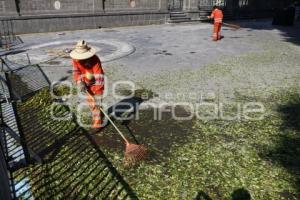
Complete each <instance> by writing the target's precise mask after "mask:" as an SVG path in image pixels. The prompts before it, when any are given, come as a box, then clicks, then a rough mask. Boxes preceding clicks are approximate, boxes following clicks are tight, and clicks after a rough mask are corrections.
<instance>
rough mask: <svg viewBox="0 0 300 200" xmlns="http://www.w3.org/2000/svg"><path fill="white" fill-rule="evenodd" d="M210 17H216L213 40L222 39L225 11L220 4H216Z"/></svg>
mask: <svg viewBox="0 0 300 200" xmlns="http://www.w3.org/2000/svg"><path fill="white" fill-rule="evenodd" d="M208 18H209V19H214V30H213V36H212V38H213V39H212V40H213V41H218V40H220V39H221V27H222V23H223V12H222V10H221V9H220V8H219V7H218V6H214V9H213V11H212V13H211V15H210V16H208Z"/></svg>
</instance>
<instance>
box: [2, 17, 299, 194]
mask: <svg viewBox="0 0 300 200" xmlns="http://www.w3.org/2000/svg"><path fill="white" fill-rule="evenodd" d="M233 23H236V24H239V25H241V28H240V29H238V30H235V29H231V28H228V27H223V29H222V35H223V36H224V38H223V39H222V40H221V41H218V42H213V41H211V32H212V25H211V24H208V23H189V24H174V25H171V24H164V25H151V26H139V27H122V28H103V29H94V30H80V31H65V32H52V33H42V34H27V35H21V36H20V37H21V38H22V40H23V41H24V44H23V46H22V47H21V48H19V49H18V53H16V54H11V55H8V56H7V59H8V60H10V61H13V62H16V63H19V64H22V65H27V64H39V65H40V66H41V67H42V69H43V70H44V71H45V73H46V74H47V76H48V77H49V78H50V79H51V81H53V82H56V81H72V63H71V59H70V57H69V53H68V52H69V51H70V50H71V49H73V48H74V46H75V44H76V41H77V40H80V39H85V40H86V41H87V42H89V44H90V45H91V46H93V47H95V48H96V49H97V50H98V53H97V54H98V55H99V57H100V59H101V60H102V64H103V69H104V71H105V74H106V76H107V80H106V84H107V85H106V89H105V91H106V92H107V94H108V95H107V96H105V98H104V101H103V102H104V107H106V106H111V105H116V103H117V102H119V101H121V102H122V101H123V102H125V101H126V100H127V101H130V102H129V103H132V104H134V103H137V104H136V107H137V108H138V109H136V110H135V112H134V115H135V116H139V118H135V119H132V120H128V121H126V120H124V121H117V120H116V123H117V125H118V127H120V129H122V131H123V132H124V133H126V136H128V137H129V138H130V141H134V139H137V141H138V142H139V143H140V144H143V145H145V146H146V147H147V148H149V151H150V155H149V159H147V160H146V161H144V162H142V163H141V164H140V165H138V166H136V167H133V168H131V169H129V168H124V166H123V164H122V157H123V150H124V143H123V141H122V140H121V139H120V137H119V136H118V135H117V134H116V131H115V130H114V129H113V127H112V126H107V127H106V128H105V129H102V130H101V131H100V132H97V133H92V132H89V134H88V137H87V138H89V141H90V140H91V138H92V139H93V141H94V143H93V145H94V146H96V147H97V148H98V147H99V148H100V149H101V150H103V152H104V154H103V155H105V156H107V158H108V160H110V162H111V163H112V165H113V166H114V167H115V168H116V170H117V171H118V173H120V176H118V177H121V176H122V177H123V178H124V180H125V181H126V185H127V186H126V187H128V188H129V187H130V188H131V189H132V191H133V192H132V191H131V189H130V190H128V191H129V192H130V193H132V194H134V195H133V196H135V195H136V196H137V197H139V198H140V199H202V198H203V199H251V197H252V198H253V199H299V194H300V191H299V187H298V186H299V182H300V181H299V180H300V178H299V144H300V143H299V141H300V140H299V139H300V138H299V130H300V126H299V113H300V106H299V105H300V104H299V94H300V93H299V84H300V82H299V80H300V79H299V78H300V66H299V63H300V57H299V55H300V38H299V33H300V26H299V24H296V25H295V26H294V27H277V26H272V25H271V20H257V21H256V20H251V21H250V20H249V21H235V22H233ZM34 81H35V80H33V82H34ZM118 81H121V82H119V83H122V84H119V85H118V86H120V88H117V89H118V90H117V91H116V90H112V89H113V84H114V83H117V82H118ZM129 89H135V90H136V93H135V94H136V96H134V97H133V98H128V96H127V97H126V96H123V97H120V96H119V97H118V96H116V95H114V93H115V92H116V93H117V94H119V95H120V94H121V95H126V94H127V95H128V92H129V93H130V91H128V90H129ZM141 93H142V95H143V94H148V95H149V98H140V97H141ZM43 95H44V96H43ZM49 98H50V96H49V94H48V93H47V92H46V93H40V94H37V95H36V96H35V97H33V98H32V99H33V100H30V101H29V102H27V103H25V104H24V105H25V106H26V105H27V104H29V105H30V106H32V108H34V109H35V108H40V109H42V111H41V113H38V114H39V115H36V116H37V117H36V118H37V122H38V123H40V124H42V125H41V127H46V128H45V130H43V131H41V133H44V132H45V133H47V131H48V130H52V129H51V127H52V128H56V125H55V124H56V123H58V125H60V126H58V125H57V126H58V127H67V128H68V127H72V126H71V125H70V124H68V126H65V123H66V124H67V123H69V122H65V121H57V120H53V119H51V120H52V121H54V122H55V123H54V125H52V124H51V123H52V122H51V120H49V119H48V118H49V117H50V115H48V114H47V113H48V111H49V110H50V104H49ZM71 100H72V99H71ZM135 101H136V102H135ZM47 102H48V104H49V105H48V104H47ZM148 103H150V104H148ZM173 103H175V106H173V105H174V104H173ZM176 103H177V104H178V105H176ZM200 103H208V104H209V103H211V104H209V105H210V106H211V105H213V106H215V105H216V106H217V113H214V112H215V111H216V109H214V108H215V107H213V109H211V107H210V109H208V110H209V112H206V110H205V109H204V110H203V113H204V115H205V114H207V115H208V116H211V113H213V114H215V116H216V118H213V119H211V120H208V119H207V118H205V119H203V118H199V116H198V115H197V114H196V115H193V114H194V111H195V112H196V113H198V114H199V113H200V114H202V110H200V109H201V108H200V109H199V110H200V111H199V110H197V109H198V107H196V109H195V110H193V106H190V105H196V106H197V105H199V104H200ZM223 103H224V105H225V103H227V104H226V105H225V106H223ZM251 103H254V104H251ZM31 104H32V105H31ZM153 104H154V106H153V107H151V105H153ZM208 104H206V105H208ZM39 105H41V106H39ZM45 105H46V106H45ZM149 105H150V107H149ZM160 105H164V106H165V107H160ZM202 105H203V104H202ZM221 105H222V106H221ZM245 105H252V106H253V105H255V106H257V105H259V106H261V107H260V108H262V107H263V108H264V109H257V107H255V106H253V107H251V108H253V109H254V111H257V113H256V112H254V113H251V114H253V115H251V116H250V114H249V113H247V110H246V109H245ZM27 106H28V105H27ZM155 106H157V107H159V108H161V109H160V111H161V112H162V113H163V114H162V115H161V118H160V119H157V118H155V117H154V116H155ZM172 106H173V107H172ZM169 107H172V108H174V110H171V109H170V108H169ZM29 108H30V107H29ZM152 108H154V109H152ZM175 108H176V109H175ZM241 108H242V109H241ZM246 108H247V107H246ZM153 110H154V111H153ZM157 110H159V109H157ZM170 110H171V111H170ZM175 110H176V111H175ZM245 110H246V111H245ZM59 111H60V110H59ZM173 111H174V112H173ZM88 112H89V111H88ZM24 113H25V114H26V113H27V114H29V115H30V116H29V117H28V118H29V119H30V118H31V117H32V116H34V115H32V114H31V111H30V110H29V111H28V112H24ZM78 113H79V112H77V114H78ZM174 113H175V114H174ZM224 113H225V114H224ZM191 114H192V117H191V118H190V119H189V120H178V118H176V117H177V115H180V116H182V117H187V118H188V117H189V116H191ZM248 114H249V115H248ZM256 114H257V115H256ZM259 114H261V115H259ZM31 115H32V116H31ZM45 115H46V116H47V117H48V118H46V119H44V118H43V117H40V116H45ZM204 115H201V117H203V116H204ZM174 116H175V117H174ZM249 116H250V117H249ZM204 117H205V116H204ZM246 117H248V118H246ZM251 117H252V118H251ZM185 119H186V118H185ZM42 120H44V121H42ZM30 123H31V121H30ZM38 123H37V124H38ZM48 125H50V126H51V127H50V129H49V127H47V126H48ZM58 129H59V131H63V132H65V131H64V129H63V128H62V129H60V128H58ZM31 132H32V129H30V130H29V133H31ZM66 132H67V133H69V132H68V131H66ZM43 135H44V134H40V132H39V133H38V134H37V136H43ZM52 135H53V134H52ZM52 135H51V137H52ZM90 136H91V137H90ZM70 137H71V140H67V143H66V144H64V146H63V147H61V148H57V149H56V148H55V152H60V153H59V154H57V155H56V156H55V155H54V157H55V159H56V161H51V162H49V163H45V164H42V165H33V166H31V167H29V168H28V169H26V171H25V170H24V172H26V173H24V174H26V177H27V176H28V177H30V178H32V180H31V182H30V183H31V189H32V194H34V195H36V196H37V197H39V195H42V196H41V197H48V196H47V195H49V197H56V196H57V197H60V198H62V197H65V196H66V197H69V198H70V197H74V198H75V197H76V198H78V197H84V198H87V197H90V198H97V197H98V198H99V199H100V197H99V195H103V196H105V195H106V194H105V193H104V192H102V191H103V190H104V189H105V188H107V190H109V193H108V194H107V195H106V196H105V197H107V196H109V195H115V198H111V199H118V198H117V197H118V194H119V192H120V191H122V190H123V188H122V187H121V189H120V191H119V192H116V191H114V192H112V193H111V191H112V189H110V186H109V187H107V186H108V185H109V184H111V188H114V185H115V183H112V182H111V181H108V182H107V183H106V182H105V181H103V180H104V179H105V177H106V175H107V174H106V175H105V173H106V172H105V171H104V170H102V168H99V170H98V171H99V172H98V171H97V170H96V171H95V170H94V166H96V167H95V168H97V167H98V166H99V165H100V164H99V158H98V157H97V154H95V153H92V152H93V151H92V150H91V149H89V148H87V147H88V145H89V143H88V141H87V140H86V139H87V138H85V137H83V135H80V134H79V135H74V134H73V133H71V134H70ZM36 141H38V142H39V143H40V141H39V140H38V139H37V140H36ZM55 141H59V144H60V140H57V139H55ZM79 142H80V143H79ZM62 143H64V141H63V142H62ZM73 143H74V144H73ZM83 143H86V145H87V146H85V144H83ZM77 144H78V145H77ZM73 145H74V146H73ZM41 146H43V143H41ZM89 147H90V146H89ZM70 149H75V150H74V151H75V153H74V156H73V154H72V155H69V153H68V152H69V150H70ZM83 149H84V150H83ZM98 152H99V151H98ZM92 154H93V155H92ZM76 156H77V157H79V158H78V160H77V158H76V159H72V158H75V157H76ZM93 156H94V157H93ZM51 157H52V156H51ZM83 158H84V159H83ZM91 158H93V159H91ZM69 160H70V161H69ZM85 160H89V161H90V162H85ZM78 163H81V164H82V165H80V164H79V166H77V165H78ZM76 166H77V167H78V172H77V173H75V172H74V167H76ZM80 166H81V167H80ZM83 166H86V167H83ZM65 168H67V169H68V170H66V171H68V173H65ZM86 168H87V169H89V170H86ZM36 171H42V172H44V173H45V176H44V175H43V176H42V175H39V174H37V173H36ZM103 171H104V172H103ZM102 173H103V174H102ZM20 174H22V173H20ZM28 174H29V175H28ZM102 176H104V178H103V177H102ZM55 177H56V178H57V179H55ZM33 180H37V181H35V182H34V181H33ZM26 181H27V179H26ZM77 181H78V182H77ZM27 182H28V181H27ZM44 182H45V183H46V184H42V183H44ZM49 182H51V184H48V183H49ZM36 183H38V184H40V183H41V186H36V185H35V184H36ZM85 183H87V184H86V185H88V186H87V187H86V185H82V184H85ZM127 183H128V184H127ZM101 184H102V185H104V186H103V189H102V190H99V187H100V188H101V187H102V186H101ZM70 186H71V187H70ZM98 186H99V187H98ZM49 188H50V189H49ZM60 188H62V189H60ZM66 188H67V190H66ZM117 188H118V189H119V186H118V187H117ZM65 191H67V192H65ZM124 191H125V190H124ZM101 192H102V193H101ZM22 195H23V196H26V195H27V194H26V193H25V192H22V194H21V195H20V196H22ZM125 195H127V194H125ZM242 197H243V198H242ZM121 198H122V199H124V198H123V197H122V196H119V199H121ZM104 199H109V198H104ZM133 199H134V198H133Z"/></svg>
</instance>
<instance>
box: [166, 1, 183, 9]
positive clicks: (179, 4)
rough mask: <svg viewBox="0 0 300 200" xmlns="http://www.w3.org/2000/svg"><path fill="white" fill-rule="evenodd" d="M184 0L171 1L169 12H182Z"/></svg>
mask: <svg viewBox="0 0 300 200" xmlns="http://www.w3.org/2000/svg"><path fill="white" fill-rule="evenodd" d="M182 8H183V0H169V10H171V11H182Z"/></svg>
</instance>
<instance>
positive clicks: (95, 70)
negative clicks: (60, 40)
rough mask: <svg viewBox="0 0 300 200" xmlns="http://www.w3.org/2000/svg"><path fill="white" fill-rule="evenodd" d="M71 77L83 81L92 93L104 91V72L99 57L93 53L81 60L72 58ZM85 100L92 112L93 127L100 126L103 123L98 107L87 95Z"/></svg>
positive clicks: (78, 81)
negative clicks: (91, 55)
mask: <svg viewBox="0 0 300 200" xmlns="http://www.w3.org/2000/svg"><path fill="white" fill-rule="evenodd" d="M73 77H74V80H75V81H76V83H84V84H85V86H86V89H87V91H88V92H89V93H90V94H91V95H92V96H95V95H102V94H103V92H104V72H103V69H102V66H101V61H100V59H99V58H98V57H97V56H96V55H94V56H93V57H91V58H89V59H88V60H86V61H84V62H82V61H78V60H74V59H73ZM87 102H88V104H89V105H90V107H91V110H92V114H93V128H101V125H102V123H103V121H102V119H101V112H100V109H99V108H97V106H96V107H93V99H91V97H90V96H89V95H87Z"/></svg>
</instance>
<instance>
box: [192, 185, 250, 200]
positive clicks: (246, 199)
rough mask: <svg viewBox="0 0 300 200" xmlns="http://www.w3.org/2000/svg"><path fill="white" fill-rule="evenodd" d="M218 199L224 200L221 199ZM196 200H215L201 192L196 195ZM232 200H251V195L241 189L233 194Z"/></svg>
mask: <svg viewBox="0 0 300 200" xmlns="http://www.w3.org/2000/svg"><path fill="white" fill-rule="evenodd" d="M218 199H223V198H222V197H219V198H218ZM195 200H213V198H212V197H211V196H210V195H208V194H207V193H205V192H204V191H199V192H198V193H197V195H196V198H195ZM231 200H251V195H250V193H249V191H248V190H246V189H245V188H239V189H237V190H234V191H233V192H232V194H231Z"/></svg>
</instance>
